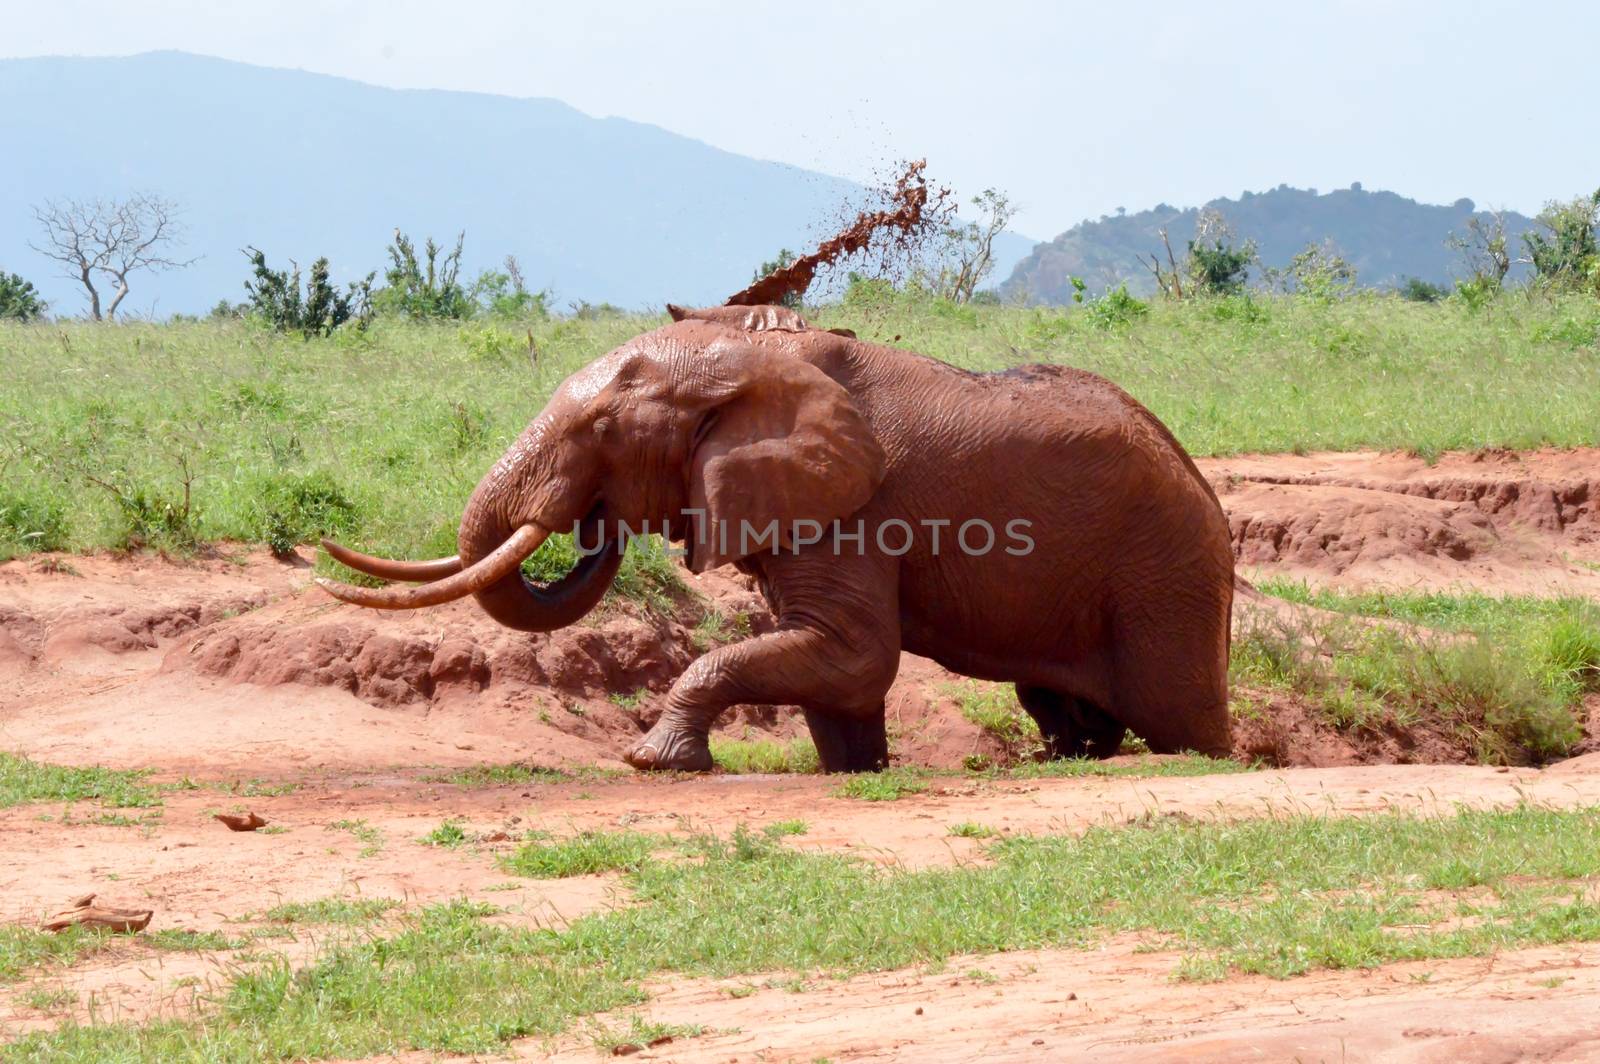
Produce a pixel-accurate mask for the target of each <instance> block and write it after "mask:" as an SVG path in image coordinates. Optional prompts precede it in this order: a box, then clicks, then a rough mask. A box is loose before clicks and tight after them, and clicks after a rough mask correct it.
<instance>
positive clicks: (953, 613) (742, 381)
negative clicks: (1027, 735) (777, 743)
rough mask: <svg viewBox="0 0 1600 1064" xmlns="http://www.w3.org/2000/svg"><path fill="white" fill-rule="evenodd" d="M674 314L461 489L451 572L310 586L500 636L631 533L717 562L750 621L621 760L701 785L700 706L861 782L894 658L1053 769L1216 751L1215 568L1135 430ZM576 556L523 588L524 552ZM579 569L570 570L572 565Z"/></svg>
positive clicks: (593, 597)
mask: <svg viewBox="0 0 1600 1064" xmlns="http://www.w3.org/2000/svg"><path fill="white" fill-rule="evenodd" d="M671 310H672V315H673V318H674V319H675V320H674V322H673V323H672V324H670V325H667V326H665V327H663V328H660V329H657V330H655V331H654V332H650V333H646V334H644V335H642V336H639V337H637V338H636V339H634V340H632V341H630V342H628V343H627V344H624V345H623V346H622V347H619V348H618V349H616V350H615V351H612V352H611V353H610V354H608V355H606V356H604V357H602V358H600V359H598V360H597V361H595V362H594V363H592V364H590V365H589V366H588V367H586V368H585V369H583V370H581V371H579V372H578V373H575V374H573V375H572V376H571V377H569V378H568V379H567V380H566V381H565V382H564V383H563V384H562V385H561V386H560V388H558V389H557V390H556V392H555V394H554V395H553V396H552V397H551V399H550V402H549V403H548V404H547V405H546V406H545V408H544V410H543V411H542V412H541V413H540V414H539V416H538V417H536V418H535V419H534V420H533V422H532V424H530V425H529V426H528V428H527V430H526V431H525V432H523V433H522V435H521V436H520V437H519V438H518V439H517V441H516V442H515V443H514V444H512V446H511V448H510V449H509V450H508V451H506V453H505V454H504V455H503V456H502V457H501V458H500V460H499V461H498V462H497V463H496V464H495V466H494V468H492V469H491V470H490V471H489V473H488V475H487V476H485V477H484V478H483V480H482V482H481V483H479V485H478V487H477V490H476V491H474V492H473V495H472V498H471V500H470V501H469V502H468V504H467V507H466V511H465V514H464V515H463V517H462V519H461V530H460V538H459V550H460V554H459V556H458V557H454V558H446V559H441V560H438V561H432V562H393V561H387V560H382V559H377V558H371V557H367V556H365V555H361V554H357V553H355V552H353V551H349V550H346V549H344V548H341V547H338V546H337V545H334V544H329V545H328V548H329V550H330V551H331V552H332V553H333V555H334V556H335V557H336V558H338V559H340V560H341V561H344V562H345V563H346V564H348V565H350V566H351V567H353V568H355V569H358V570H362V571H364V572H367V573H369V574H372V575H375V576H379V577H384V578H388V579H391V580H402V581H426V582H425V583H422V584H421V586H417V587H410V588H400V587H391V588H383V589H377V590H374V589H367V588H358V587H351V586H347V585H342V584H337V583H334V582H332V581H328V580H322V581H319V582H320V583H321V584H322V585H323V586H324V587H325V588H326V589H327V590H328V591H330V592H331V593H333V594H334V595H336V596H338V597H339V598H341V599H344V600H346V601H348V602H355V603H359V604H362V605H366V606H373V607H379V608H389V609H405V608H413V607H419V606H427V605H432V604H435V603H441V602H447V601H450V600H452V599H456V598H461V597H463V596H466V595H473V596H475V597H476V598H477V600H478V603H479V604H480V605H481V606H482V607H483V608H484V609H485V610H486V611H488V613H489V614H490V616H492V617H494V618H495V619H496V620H498V621H499V622H501V623H502V624H505V625H509V626H511V627H513V628H518V629H523V630H527V631H550V630H553V629H556V628H560V627H562V626H564V625H568V624H571V623H573V622H574V621H576V620H578V619H579V618H580V617H582V616H583V615H584V614H585V613H586V612H588V611H589V610H590V609H591V608H593V607H594V605H595V604H596V603H597V602H599V600H600V598H601V596H602V595H603V594H604V593H605V591H606V588H607V587H608V586H609V584H610V582H611V579H612V577H613V576H614V575H615V573H616V571H617V567H618V565H619V563H620V560H621V548H622V544H623V541H624V540H625V539H626V537H627V536H628V535H629V534H630V533H632V532H640V531H643V530H645V529H646V528H648V529H649V530H650V531H663V530H664V531H665V533H666V535H667V537H668V539H669V540H671V541H673V542H679V543H682V544H683V546H684V552H685V561H686V563H687V565H688V567H689V568H690V569H691V570H693V571H695V572H701V571H703V570H705V569H707V568H709V567H711V566H716V565H722V564H725V563H733V564H735V565H737V566H738V567H739V569H741V570H742V571H744V572H746V573H750V574H753V575H754V576H755V577H756V578H757V579H758V580H759V582H760V585H761V588H762V591H763V593H764V594H765V596H766V598H767V601H768V602H769V603H770V605H771V607H772V609H773V612H774V613H775V615H776V617H777V622H778V623H777V628H776V630H774V631H771V632H769V633H767V634H763V635H759V636H755V637H753V638H750V639H746V640H744V641H743V642H740V643H734V644H730V645H728V646H723V647H720V648H718V649H716V650H712V651H710V652H709V653H707V654H705V655H704V656H702V657H701V658H699V659H697V660H696V661H695V662H694V663H693V664H692V665H691V666H690V667H689V668H688V670H687V671H686V672H684V674H683V675H682V676H681V677H680V678H679V679H678V681H677V683H676V684H674V685H673V688H672V690H671V693H670V694H669V695H668V696H667V701H666V706H665V709H664V710H663V712H662V715H661V718H660V720H659V721H658V723H657V724H656V725H655V727H654V728H653V729H651V731H650V732H649V733H648V734H647V735H645V736H644V737H643V738H642V739H640V740H639V741H638V742H637V743H635V744H634V745H633V747H632V749H631V750H629V751H628V752H627V754H626V757H627V760H628V761H629V763H630V764H632V765H634V766H636V767H638V768H643V769H669V768H670V769H696V770H703V769H708V768H710V767H711V754H710V749H709V746H708V743H707V736H708V733H709V729H710V727H711V725H712V723H713V721H715V719H716V717H717V716H718V714H720V713H721V712H722V711H723V710H724V709H726V708H727V707H729V706H731V705H737V704H741V703H760V704H779V705H798V706H800V707H801V708H802V709H803V710H804V712H805V718H806V723H807V724H808V725H809V727H810V729H811V734H812V736H813V738H814V739H815V742H816V746H817V751H818V753H819V754H820V755H821V761H822V766H823V768H824V769H826V770H828V771H862V770H871V769H874V768H878V767H881V766H882V765H884V764H885V762H886V759H887V755H888V751H887V741H886V736H885V731H884V694H885V692H886V691H887V690H888V689H889V685H890V683H891V682H892V681H893V680H894V676H895V671H896V668H897V667H898V664H899V660H900V652H901V650H902V649H904V650H909V651H911V652H913V653H916V654H921V655H925V656H927V657H930V658H932V659H934V660H935V661H937V662H939V663H940V664H941V665H943V666H945V667H946V668H948V669H950V670H952V671H954V672H957V673H961V674H964V675H967V676H972V677H977V678H980V679H986V680H1000V681H1010V682H1013V683H1015V684H1016V688H1017V696H1018V698H1019V699H1020V701H1021V703H1022V705H1023V707H1024V708H1025V709H1026V710H1027V711H1028V712H1029V713H1030V714H1031V715H1032V716H1033V718H1034V720H1035V721H1037V722H1038V725H1039V730H1040V732H1041V733H1042V735H1043V736H1044V738H1045V741H1046V743H1047V744H1048V748H1049V749H1050V751H1051V752H1052V753H1054V754H1056V755H1058V756H1083V755H1089V756H1104V755H1108V754H1111V753H1114V752H1115V751H1116V749H1117V747H1118V745H1119V743H1120V742H1121V740H1122V737H1123V734H1124V731H1125V730H1126V729H1131V730H1132V731H1133V732H1134V733H1135V734H1137V735H1139V736H1141V737H1142V738H1143V739H1144V740H1145V741H1146V742H1147V743H1148V744H1149V745H1150V748H1151V749H1152V750H1155V751H1158V752H1159V751H1176V750H1180V749H1192V750H1197V751H1200V752H1202V753H1207V754H1213V755H1218V756H1221V755H1225V754H1227V753H1228V751H1229V722H1228V709H1227V674H1228V624H1229V611H1230V609H1231V604H1232V599H1233V587H1234V584H1233V558H1232V554H1231V552H1230V549H1229V540H1228V525H1227V521H1226V519H1225V518H1224V516H1223V513H1222V510H1221V508H1220V507H1219V506H1218V504H1217V500H1216V498H1215V496H1214V495H1213V493H1212V492H1211V490H1210V488H1209V486H1208V485H1207V484H1206V482H1205V480H1204V478H1202V477H1201V475H1200V473H1199V472H1198V471H1197V470H1196V469H1195V466H1194V464H1193V462H1191V461H1190V459H1189V456H1188V455H1187V454H1186V453H1185V452H1184V450H1183V448H1182V447H1181V446H1180V445H1179V444H1178V442H1177V441H1176V440H1175V439H1174V438H1173V437H1172V434H1171V433H1170V432H1168V431H1167V429H1166V427H1165V426H1164V425H1162V424H1161V422H1159V421H1158V420H1157V419H1156V418H1155V416H1154V415H1152V414H1151V413H1150V412H1149V411H1148V410H1146V409H1145V408H1144V407H1143V406H1141V405H1140V404H1139V403H1138V402H1136V401H1135V400H1134V399H1133V398H1131V397H1130V396H1129V395H1127V394H1126V393H1125V392H1123V391H1122V390H1121V389H1119V388H1117V387H1116V386H1115V385H1113V384H1111V383H1110V382H1108V381H1106V380H1104V379H1103V378H1100V377H1097V376H1095V375H1094V374H1091V373H1086V372H1082V371H1079V370H1074V369H1068V368H1063V367H1060V366H1027V367H1023V368H1020V369H1015V370H1010V371H1007V372H1003V373H970V372H967V371H965V370H961V369H957V368H955V367H953V366H950V365H947V364H945V363H942V362H938V361H935V360H933V359H929V358H925V357H922V356H920V355H916V354H912V353H910V352H907V351H902V350H897V349H895V348H890V347H884V346H880V345H876V344H870V343H865V342H861V341H858V340H857V339H855V338H854V337H852V336H850V335H848V334H847V333H845V332H843V331H838V332H835V331H826V330H821V329H815V328H811V327H809V326H808V325H807V324H806V323H805V322H804V321H803V320H802V319H801V318H800V317H799V315H797V314H795V313H794V312H792V311H789V310H787V309H785V308H783V307H774V306H761V307H722V308H715V309H711V310H695V311H688V310H683V309H681V308H677V307H673V308H671ZM567 530H574V531H575V532H576V533H577V535H578V537H579V542H580V544H582V545H583V547H584V549H586V550H587V551H588V552H589V553H587V554H585V555H584V556H583V557H582V558H581V560H580V562H579V563H578V565H577V566H576V567H575V568H574V569H573V570H572V572H571V573H569V574H568V575H567V576H565V577H563V578H561V579H560V580H558V581H556V582H554V583H552V584H550V585H547V586H540V585H537V584H534V583H532V582H530V581H528V580H527V579H526V578H525V577H524V576H523V574H522V572H521V569H520V566H521V563H522V561H523V560H524V559H525V558H527V557H528V556H529V555H530V554H532V553H533V551H534V550H536V549H537V548H538V546H539V545H540V543H541V542H543V541H544V540H545V538H546V537H548V536H549V535H550V534H551V533H552V532H555V531H567ZM596 548H598V549H596Z"/></svg>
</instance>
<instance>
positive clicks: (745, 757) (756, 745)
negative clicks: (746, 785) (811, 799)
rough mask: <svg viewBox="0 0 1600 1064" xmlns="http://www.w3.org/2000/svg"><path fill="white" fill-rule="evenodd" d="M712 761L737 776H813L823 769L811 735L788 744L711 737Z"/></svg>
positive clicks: (747, 734) (747, 737)
mask: <svg viewBox="0 0 1600 1064" xmlns="http://www.w3.org/2000/svg"><path fill="white" fill-rule="evenodd" d="M711 760H712V762H713V763H714V764H715V765H716V766H717V767H718V768H720V769H723V770H724V771H727V772H732V773H735V774H737V775H748V774H750V773H765V774H772V773H813V772H817V771H819V770H820V769H821V766H822V762H821V761H820V759H819V758H818V757H817V747H816V744H815V743H813V742H812V741H811V737H810V736H805V735H803V736H800V737H798V738H794V739H790V740H789V741H787V742H780V741H779V740H777V739H752V738H750V734H749V732H748V731H746V733H745V737H744V738H743V739H730V738H727V737H726V736H722V735H713V736H711Z"/></svg>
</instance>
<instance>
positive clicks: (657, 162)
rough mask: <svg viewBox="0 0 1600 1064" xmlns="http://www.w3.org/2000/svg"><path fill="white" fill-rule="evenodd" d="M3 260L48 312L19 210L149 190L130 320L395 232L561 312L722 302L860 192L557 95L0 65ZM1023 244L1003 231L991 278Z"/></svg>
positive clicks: (239, 69)
mask: <svg viewBox="0 0 1600 1064" xmlns="http://www.w3.org/2000/svg"><path fill="white" fill-rule="evenodd" d="M0 100H4V101H5V105H4V106H3V107H0V144H4V145H5V147H6V161H5V165H3V166H0V267H4V268H6V269H8V270H15V271H18V272H20V273H22V274H23V275H24V276H26V277H28V278H29V279H30V280H32V281H34V283H35V284H37V285H38V286H39V287H40V288H41V289H42V290H43V292H44V294H45V296H46V298H48V299H49V300H50V301H51V302H52V304H53V309H54V310H55V311H56V312H58V313H66V314H74V313H78V312H80V311H81V309H82V307H83V304H84V299H83V292H82V289H81V288H80V287H78V286H76V285H75V284H74V283H73V282H71V281H68V280H64V279H62V278H61V277H60V273H59V267H57V266H56V264H54V263H51V262H49V261H48V260H46V259H44V258H43V257H42V256H39V255H38V254H36V253H35V252H33V251H32V250H30V249H29V248H28V242H29V241H30V240H35V241H36V240H37V238H38V234H37V231H36V229H37V227H36V225H35V222H34V219H33V213H32V211H31V209H30V205H32V204H36V203H40V202H42V201H43V200H45V199H48V198H60V197H72V198H79V199H82V198H87V197H93V196H108V197H109V196H120V195H126V194H128V193H129V192H133V191H139V190H148V191H153V192H157V193H159V194H161V195H164V196H166V197H169V198H171V199H173V200H176V201H177V202H178V203H179V204H181V205H182V207H183V209H184V215H183V218H184V222H185V223H186V225H187V227H188V239H187V242H186V247H185V249H184V252H183V254H184V255H185V256H193V255H199V256H201V258H200V260H199V261H198V262H196V263H195V264H194V265H193V266H191V267H189V268H188V269H185V270H180V271H176V272H172V273H167V274H163V275H161V276H158V277H145V278H142V279H140V280H139V281H138V282H136V283H135V285H134V288H133V292H132V294H131V295H130V296H129V297H128V301H127V303H126V304H125V308H124V309H126V310H131V311H133V312H136V313H150V312H152V310H153V311H154V313H156V314H157V315H165V314H168V313H171V312H173V311H184V312H189V313H193V312H198V311H203V310H205V309H207V308H209V307H210V306H212V305H213V304H214V303H216V302H217V300H218V299H221V298H224V297H226V298H227V299H229V300H238V299H241V298H243V295H244V289H243V287H242V285H243V281H244V279H245V277H246V275H247V273H248V267H247V263H246V261H245V258H244V256H243V255H242V254H240V249H241V248H243V247H245V246H246V245H247V244H250V245H254V246H256V247H259V248H261V249H262V250H263V251H265V252H266V254H267V259H268V261H269V262H271V263H273V264H277V265H281V264H286V263H287V260H288V259H290V258H294V259H296V260H298V261H299V262H300V264H301V265H302V266H308V265H309V264H310V262H311V260H312V259H314V258H315V257H317V256H319V255H327V256H328V257H329V258H330V259H331V260H332V267H333V273H334V279H335V280H344V281H348V280H350V279H353V278H356V277H359V276H362V275H364V274H366V272H367V271H369V270H371V269H374V268H379V267H381V266H382V265H383V260H384V248H385V246H386V245H387V243H388V241H389V237H390V235H391V233H392V232H393V230H394V228H395V227H396V226H399V227H400V228H402V229H404V230H405V231H406V232H408V233H409V234H411V235H412V236H413V237H415V238H417V239H418V241H419V242H420V240H421V238H422V237H423V236H426V235H432V236H434V237H435V238H437V239H438V240H439V242H440V243H453V241H454V237H455V234H456V233H457V232H458V231H460V230H463V229H464V230H466V234H467V242H466V253H465V255H464V257H463V263H464V266H465V268H464V270H463V274H464V275H475V274H476V272H477V270H478V269H480V268H483V267H487V266H493V265H497V264H498V263H499V262H500V260H501V259H503V258H504V257H505V255H506V254H508V253H510V254H515V255H516V256H517V258H518V260H519V261H520V262H521V264H522V270H523V273H524V275H525V276H526V278H527V280H528V283H529V284H530V285H532V286H534V287H544V286H548V287H551V288H553V289H554V290H555V291H556V293H557V295H558V297H559V298H560V299H561V300H575V299H580V298H581V299H587V300H591V301H595V302H598V301H601V300H609V301H610V302H613V303H618V304H621V305H623V306H626V307H630V308H632V307H639V306H644V305H655V306H660V305H662V304H663V303H665V302H667V301H668V300H671V301H673V302H678V303H710V302H715V301H720V300H721V299H723V298H725V297H726V296H728V295H730V294H731V293H733V292H735V291H738V290H739V289H741V288H743V287H744V286H745V285H746V284H747V283H748V282H749V281H750V276H751V272H752V270H753V269H754V268H755V267H756V265H757V264H759V263H761V262H762V261H765V260H767V259H770V258H772V257H773V255H774V253H775V252H777V250H778V249H779V248H781V247H790V248H794V249H796V250H803V249H806V248H809V247H810V246H812V245H813V244H814V243H815V242H816V241H817V240H818V239H821V238H823V237H826V236H828V235H831V234H830V233H829V232H827V231H826V227H827V226H828V224H829V223H830V222H832V221H834V220H836V219H838V217H839V216H840V208H841V205H842V204H843V203H844V202H845V201H847V200H851V201H856V200H859V198H860V196H861V193H862V190H861V188H860V187H859V186H857V185H855V184H852V183H851V182H848V181H845V180H843V179H841V178H836V177H830V176H827V175H825V174H818V173H813V172H810V171H806V170H801V169H797V168H795V167H792V166H785V165H782V164H779V163H772V162H762V161H759V160H756V159H749V158H745V157H743V156H739V155H734V154H732V153H729V152H725V151H721V150H719V149H717V148H713V147H711V146H709V145H707V144H704V143H701V142H700V141H696V140H692V139H690V138H687V137H682V136H679V135H677V134H674V133H670V132H668V131H666V130H664V129H660V128H658V127H656V126H650V125H643V124H640V123H637V122H629V121H625V120H622V119H617V118H606V119H598V118H591V117H589V116H588V115H585V114H583V113H581V112H579V111H577V110H575V109H573V108H571V107H569V106H567V105H566V104H564V103H561V102H559V101H556V100H547V99H512V98H510V97H504V96H489V95H483V94H478V93H463V92H440V91H420V90H395V89H384V88H377V87H375V86H371V85H364V84H361V83H359V82H355V81H348V80H345V79H342V78H334V77H327V76H325V75H321V74H308V73H304V72H301V71H293V70H274V69H267V68H263V67H255V66H249V65H246V64H243V63H234V62H229V61H226V60H221V59H210V58H204V57H201V56H194V55H187V54H183V53H179V52H154V53H148V54H145V55H136V56H131V57H127V58H117V59H58V58H50V59H8V60H0ZM1031 245H1032V241H1029V240H1027V239H1025V238H1023V237H1019V236H1015V235H1014V234H1007V235H1006V237H1005V239H1004V240H1003V241H1002V242H1001V243H1000V246H999V248H998V250H999V251H1000V252H1002V254H1001V255H1000V256H999V259H1000V261H999V263H998V266H997V270H996V272H995V275H994V281H999V280H1001V279H1003V278H1004V277H1006V276H1007V274H1008V273H1009V272H1010V269H1011V266H1012V265H1013V264H1014V263H1015V262H1016V260H1017V259H1019V258H1021V256H1022V255H1023V254H1026V252H1027V250H1028V248H1029V247H1031Z"/></svg>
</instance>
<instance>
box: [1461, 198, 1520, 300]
mask: <svg viewBox="0 0 1600 1064" xmlns="http://www.w3.org/2000/svg"><path fill="white" fill-rule="evenodd" d="M1445 243H1446V244H1447V245H1449V246H1450V247H1451V248H1453V249H1454V250H1455V251H1456V252H1458V253H1459V254H1460V255H1461V259H1462V261H1463V262H1465V263H1466V266H1467V269H1469V270H1471V271H1472V276H1473V277H1474V278H1482V279H1483V280H1484V281H1485V282H1487V283H1489V284H1491V285H1493V286H1494V287H1495V288H1499V287H1500V286H1501V285H1502V284H1504V283H1505V279H1506V274H1508V273H1510V272H1511V265H1512V262H1511V250H1510V242H1509V240H1508V239H1507V238H1506V218H1505V214H1504V213H1503V212H1501V211H1488V212H1487V218H1480V217H1479V216H1477V215H1473V216H1472V217H1471V218H1468V219H1467V230H1466V232H1464V233H1454V232H1453V233H1451V234H1450V237H1449V239H1448V240H1446V241H1445Z"/></svg>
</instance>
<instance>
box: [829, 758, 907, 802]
mask: <svg viewBox="0 0 1600 1064" xmlns="http://www.w3.org/2000/svg"><path fill="white" fill-rule="evenodd" d="M927 789H928V781H927V780H926V779H925V778H924V773H922V772H919V771H917V770H916V769H911V768H905V767H900V766H896V767H894V768H886V769H884V770H883V771H882V772H860V773H857V774H855V775H853V776H850V777H848V778H846V779H845V781H844V782H843V783H841V784H840V785H839V787H838V788H837V789H836V790H835V791H834V792H833V793H834V794H835V796H837V797H839V798H855V799H857V800H859V801H863V802H892V801H895V800H896V799H898V798H904V797H905V796H906V795H908V794H921V793H922V792H923V791H925V790H927Z"/></svg>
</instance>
